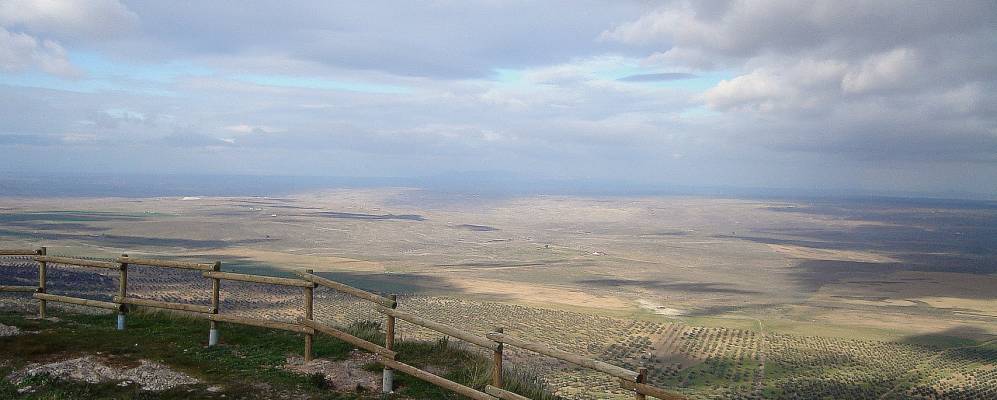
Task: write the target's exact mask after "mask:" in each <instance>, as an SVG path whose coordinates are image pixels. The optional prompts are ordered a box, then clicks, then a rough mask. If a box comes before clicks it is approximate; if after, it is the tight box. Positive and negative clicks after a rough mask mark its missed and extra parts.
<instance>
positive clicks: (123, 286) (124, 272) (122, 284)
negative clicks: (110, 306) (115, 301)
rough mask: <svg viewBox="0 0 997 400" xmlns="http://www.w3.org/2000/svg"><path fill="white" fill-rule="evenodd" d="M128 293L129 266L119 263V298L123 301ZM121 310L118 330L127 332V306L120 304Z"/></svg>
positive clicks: (124, 255)
mask: <svg viewBox="0 0 997 400" xmlns="http://www.w3.org/2000/svg"><path fill="white" fill-rule="evenodd" d="M121 256H122V257H128V255H127V254H122V255H121ZM127 292H128V264H126V263H119V264H118V297H120V298H121V299H122V300H123V299H124V298H125V295H126V294H127ZM119 305H120V306H121V308H120V309H119V310H118V330H119V331H123V330H125V306H124V305H123V304H119Z"/></svg>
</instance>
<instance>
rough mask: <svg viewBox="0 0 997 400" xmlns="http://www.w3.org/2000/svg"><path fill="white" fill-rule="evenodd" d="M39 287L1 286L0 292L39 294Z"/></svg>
mask: <svg viewBox="0 0 997 400" xmlns="http://www.w3.org/2000/svg"><path fill="white" fill-rule="evenodd" d="M37 291H38V286H10V285H0V292H37Z"/></svg>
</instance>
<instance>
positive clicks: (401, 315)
mask: <svg viewBox="0 0 997 400" xmlns="http://www.w3.org/2000/svg"><path fill="white" fill-rule="evenodd" d="M377 312H379V313H381V314H385V315H390V316H392V317H395V318H398V319H400V320H402V321H408V322H411V323H413V324H416V325H419V326H421V327H424V328H429V329H432V330H434V331H437V332H440V333H442V334H444V335H447V336H452V337H454V338H457V339H460V340H463V341H465V342H468V343H472V344H475V345H478V346H481V347H484V348H486V349H490V350H498V348H499V344H498V343H497V342H495V341H492V340H489V339H488V338H485V337H481V336H477V335H473V334H470V333H467V332H464V331H462V330H459V329H457V328H454V327H452V326H449V325H444V324H441V323H439V322H436V321H430V320H428V319H425V318H422V317H418V316H415V315H412V314H409V313H407V312H404V311H398V310H395V309H392V308H387V307H381V306H378V307H377Z"/></svg>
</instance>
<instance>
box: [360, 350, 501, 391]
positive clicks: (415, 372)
mask: <svg viewBox="0 0 997 400" xmlns="http://www.w3.org/2000/svg"><path fill="white" fill-rule="evenodd" d="M377 362H378V363H379V364H381V365H384V366H385V367H388V368H391V369H395V370H398V371H401V372H404V373H406V374H408V375H411V376H413V377H415V378H419V379H421V380H423V381H426V382H429V383H432V384H434V385H436V386H439V387H441V388H444V389H446V390H449V391H451V392H454V393H457V394H459V395H461V396H465V397H468V398H471V399H474V400H499V399H498V398H497V397H495V396H492V395H490V394H488V393H484V392H479V391H477V390H474V389H473V388H469V387H467V386H464V385H461V384H459V383H457V382H454V381H451V380H449V379H446V378H443V377H440V376H436V375H433V374H431V373H429V372H426V371H423V370H421V369H418V368H416V367H413V366H411V365H408V364H403V363H400V362H398V361H394V360H390V359H387V358H385V357H380V356H379V357H377Z"/></svg>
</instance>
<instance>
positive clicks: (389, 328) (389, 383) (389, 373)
mask: <svg viewBox="0 0 997 400" xmlns="http://www.w3.org/2000/svg"><path fill="white" fill-rule="evenodd" d="M388 298H389V299H391V308H397V307H398V301H397V300H398V296H397V295H391V296H388ZM384 348H386V349H388V350H392V351H393V350H394V348H395V317H394V316H393V315H388V316H387V323H386V324H385V327H384ZM394 390H395V371H394V370H392V369H391V368H389V367H387V366H385V367H384V374H383V375H382V379H381V392H382V393H384V394H388V393H391V392H393V391H394Z"/></svg>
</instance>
